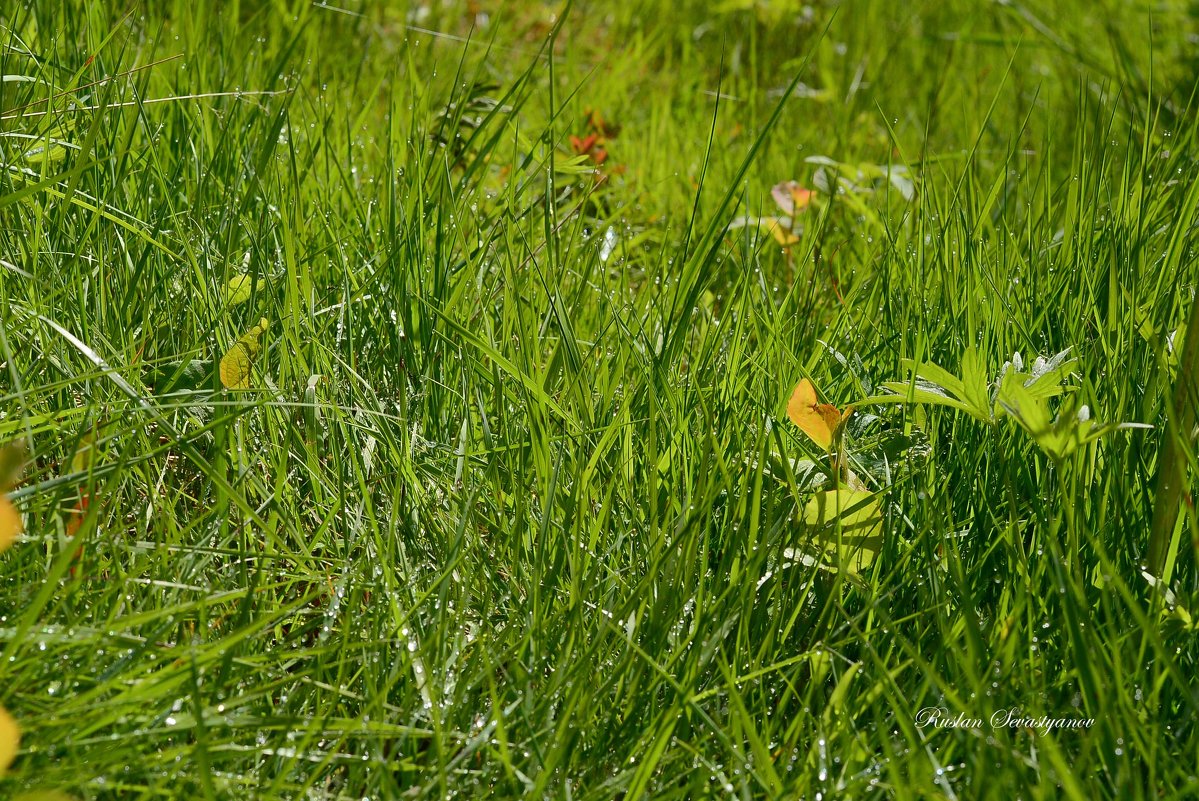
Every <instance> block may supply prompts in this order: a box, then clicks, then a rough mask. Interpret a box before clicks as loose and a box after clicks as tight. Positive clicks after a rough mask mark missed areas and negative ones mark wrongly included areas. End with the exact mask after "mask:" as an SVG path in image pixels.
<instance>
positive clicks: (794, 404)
mask: <svg viewBox="0 0 1199 801" xmlns="http://www.w3.org/2000/svg"><path fill="white" fill-rule="evenodd" d="M852 411H853V410H852V409H847V410H846V412H845V414H841V412H840V411H838V410H837V407H836V406H833V405H832V404H831V403H820V402H819V401H818V400H817V398H816V387H814V386H812V382H811V381H809V380H808V379H806V378H805V379H803V380H802V381H800V382H799V383H798V384H797V385H796V386H795V391H794V392H792V393H791V400H790V402H788V403H787V417H789V418H790V419H791V422H792V423H795V425H797V426H799V430H800V431H802V432H804V433H805V434H807V435H808V436H809V437H810V438H811V440H812V441H813V442H815V443H816V444H817V445H819V446H820V447H822V448H824V449H825V450H826V451H827V450H829V449H830V448H831V447H832V446H833V439H834V435H835V434H836V432H837V429H838V428H839V427H840V425H841V424H842V422H843V421H844V420H845V419H846V418H848V417H849V415H850V414H851V413H852Z"/></svg>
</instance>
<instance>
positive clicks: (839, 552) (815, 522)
mask: <svg viewBox="0 0 1199 801" xmlns="http://www.w3.org/2000/svg"><path fill="white" fill-rule="evenodd" d="M803 521H804V522H805V523H806V524H807V525H808V526H809V527H811V528H813V529H815V536H814V537H813V544H815V545H816V546H817V547H818V548H819V549H820V550H821V551H823V552H824V555H825V559H826V560H827V561H828V562H830V563H831V564H833V565H837V564H840V566H841V568H842V569H844V570H846V571H847V572H849V573H860V572H862V571H864V570H865V569H866V568H868V567H870V565H871V564H872V563H873V562H874V557H875V556H877V555H878V552H879V551H880V550H882V545H883V538H882V528H883V516H882V512H881V511H880V510H879V505H878V500H877V499H876V498H875V497H874V495H872V494H871V493H869V492H863V491H861V490H853V489H835V490H829V491H827V492H820V493H817V494H816V495H815V496H814V497H813V498H812V500H810V501H808V503H807V505H806V506H805V507H804V510H803Z"/></svg>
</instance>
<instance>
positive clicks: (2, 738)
mask: <svg viewBox="0 0 1199 801" xmlns="http://www.w3.org/2000/svg"><path fill="white" fill-rule="evenodd" d="M20 747H21V730H20V729H19V728H17V722H16V721H15V720H13V719H12V715H10V714H8V712H7V710H5V709H4V707H2V706H0V776H3V775H4V773H5V771H7V770H8V766H9V765H11V764H12V761H13V760H14V759H16V756H17V751H18V750H19V749H20Z"/></svg>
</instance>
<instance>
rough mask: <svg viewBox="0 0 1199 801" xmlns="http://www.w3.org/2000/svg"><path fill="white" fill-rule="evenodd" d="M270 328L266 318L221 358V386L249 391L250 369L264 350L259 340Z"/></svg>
mask: <svg viewBox="0 0 1199 801" xmlns="http://www.w3.org/2000/svg"><path fill="white" fill-rule="evenodd" d="M269 326H270V324H269V323H268V322H267V320H266V318H265V317H263V318H262V319H260V320H259V321H258V325H256V326H254V327H253V328H251V329H250V330H249V331H247V332H246V333H245V334H243V335H242V337H241V339H239V340H237V341H236V342H234V343H233V347H231V348H229V350H228V351H226V352H225V355H224V356H222V357H221V365H220V369H221V384H223V385H224V386H225V388H226V389H248V388H249V386H250V369H251V368H252V367H253V366H254V358H255V357H256V356H257V355H258V352H259V351H260V350H262V343H261V342H259V338H260V337H261V336H262V335H263V334H264V333H265V332H266V329H267V328H268V327H269Z"/></svg>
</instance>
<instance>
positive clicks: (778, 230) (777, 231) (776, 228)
mask: <svg viewBox="0 0 1199 801" xmlns="http://www.w3.org/2000/svg"><path fill="white" fill-rule="evenodd" d="M764 222H765V223H766V229H767V230H768V231H770V235H771V236H773V237H774V241H776V242H778V243H779V244H780V245H782V246H783V247H789V246H791V245H794V244H795V243H796V242H798V241H799V237H798V236H796V235H795V234H793V233H791V231H790V229H788V228H786V227H784V226H783V224H782V222H781V221H780V220H779V218H778V217H766V218H765V219H764Z"/></svg>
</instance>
